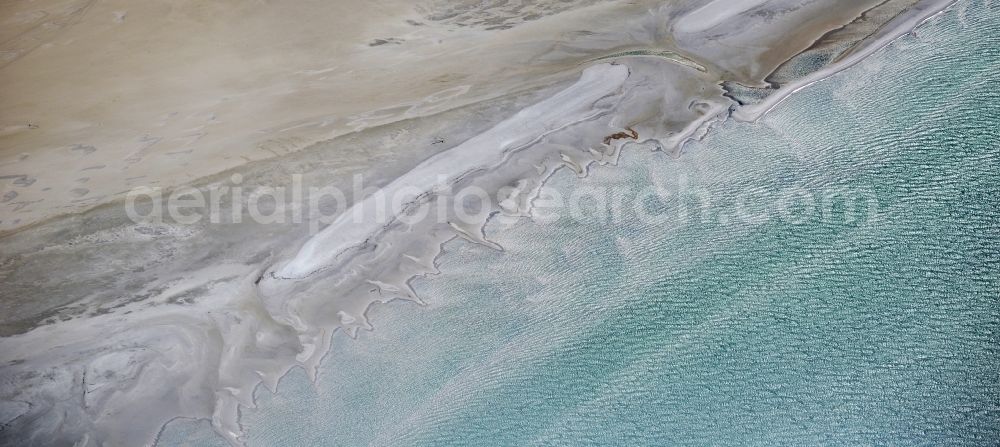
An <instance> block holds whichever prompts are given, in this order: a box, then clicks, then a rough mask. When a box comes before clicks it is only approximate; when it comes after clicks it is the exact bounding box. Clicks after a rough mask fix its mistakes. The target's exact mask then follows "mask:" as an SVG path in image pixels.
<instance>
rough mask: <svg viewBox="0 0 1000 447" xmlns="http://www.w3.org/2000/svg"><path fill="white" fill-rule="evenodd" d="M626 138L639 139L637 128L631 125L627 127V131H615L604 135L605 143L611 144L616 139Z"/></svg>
mask: <svg viewBox="0 0 1000 447" xmlns="http://www.w3.org/2000/svg"><path fill="white" fill-rule="evenodd" d="M626 138H628V139H630V140H637V139H639V132H636V131H635V129H633V128H631V127H626V128H625V132H618V133H613V134H611V135H608V136H606V137H604V144H611V142H612V141H614V140H622V139H626Z"/></svg>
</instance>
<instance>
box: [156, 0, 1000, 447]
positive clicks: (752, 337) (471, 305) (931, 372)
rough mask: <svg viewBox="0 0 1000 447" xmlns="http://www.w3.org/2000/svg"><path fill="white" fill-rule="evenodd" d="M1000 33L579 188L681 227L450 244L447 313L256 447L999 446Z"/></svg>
mask: <svg viewBox="0 0 1000 447" xmlns="http://www.w3.org/2000/svg"><path fill="white" fill-rule="evenodd" d="M998 18H1000V5H995V4H993V3H992V2H990V1H963V2H960V3H959V5H958V6H956V7H955V8H954V9H952V10H951V11H949V12H948V13H946V14H944V15H943V16H941V17H938V18H936V19H933V20H932V21H931V22H929V23H928V24H926V25H924V26H923V27H922V28H920V29H919V30H918V31H917V32H916V34H915V35H914V36H908V37H905V38H903V39H901V40H900V41H898V42H896V43H895V44H893V45H892V46H891V47H890V48H887V49H886V50H884V51H882V52H880V53H879V54H877V55H875V56H873V57H871V58H870V59H869V60H867V61H865V62H864V63H862V64H861V65H858V66H856V67H854V68H852V69H850V70H848V71H847V72H845V73H842V74H840V75H838V76H836V77H834V78H832V79H829V80H827V81H824V82H821V83H819V84H816V85H814V86H812V87H810V88H808V89H806V90H804V91H803V92H801V93H799V94H796V95H794V96H793V97H791V98H790V99H789V100H787V101H786V102H785V103H783V104H782V105H781V106H780V107H778V108H777V109H776V110H774V111H773V112H772V113H771V114H769V115H768V116H767V117H765V118H764V119H762V120H761V122H759V123H755V124H749V123H732V122H728V123H725V124H723V125H721V126H719V127H718V128H717V129H715V130H714V131H713V132H712V133H711V134H710V135H709V137H707V138H706V139H705V140H704V141H702V142H700V143H697V144H691V145H689V146H688V147H687V148H686V152H685V153H684V154H683V155H682V156H680V157H679V158H670V157H667V156H664V155H663V154H650V153H645V152H642V151H637V150H634V151H631V152H629V153H628V154H627V155H626V156H625V157H624V159H623V160H622V166H621V167H620V168H600V169H597V170H596V171H595V172H594V173H592V175H591V176H590V177H589V178H587V179H585V180H580V179H577V178H576V177H575V176H574V175H571V174H570V173H568V172H562V173H560V174H558V175H557V176H556V177H555V178H554V179H553V181H552V183H551V185H552V186H553V187H555V188H557V189H558V190H560V191H562V192H563V193H564V194H565V195H566V196H570V195H571V194H572V193H573V191H579V188H581V187H589V188H596V189H602V190H603V189H606V190H611V191H624V190H626V189H629V190H633V191H634V190H639V189H642V188H646V187H649V186H650V185H656V186H657V187H658V188H659V189H658V191H660V192H661V193H664V196H665V198H653V199H650V200H648V201H646V202H644V205H645V208H644V209H646V210H647V211H651V212H657V213H663V214H662V216H663V218H662V219H658V221H656V222H645V223H644V222H640V221H639V220H637V219H634V218H632V217H629V216H624V217H622V218H621V219H619V220H618V221H617V222H610V223H609V222H606V221H604V220H603V219H599V218H598V217H597V216H595V215H591V216H590V217H588V218H584V219H561V220H559V221H556V222H551V223H547V224H539V223H531V222H524V223H521V224H519V225H516V226H514V227H512V228H499V226H498V225H494V226H493V227H491V228H489V229H488V234H489V235H490V236H491V238H492V239H493V240H495V241H497V242H499V243H500V244H501V245H503V246H504V247H506V251H504V252H497V251H492V250H490V249H487V248H484V247H481V246H477V245H471V244H468V243H466V242H460V241H459V242H452V243H449V244H448V245H447V246H446V254H445V255H444V256H443V257H442V258H441V259H440V261H441V270H442V272H443V273H442V274H441V275H439V276H437V277H433V278H428V279H422V280H417V281H415V287H416V289H417V291H418V292H419V293H420V294H421V296H422V297H424V299H425V300H426V301H427V302H428V305H427V306H425V307H420V306H417V305H415V304H411V303H391V304H389V305H384V306H378V307H376V308H373V309H372V310H371V311H370V312H369V317H370V320H371V322H372V324H373V325H374V326H375V328H376V329H375V331H373V332H363V333H361V334H359V337H358V339H357V340H351V339H349V338H348V337H346V336H343V335H342V334H339V335H337V336H336V337H335V339H334V344H333V347H332V350H331V352H330V354H329V356H328V357H327V359H326V361H325V363H324V366H323V369H322V370H321V374H320V378H319V380H318V382H317V383H316V384H315V385H313V384H311V383H310V382H309V381H308V380H307V379H306V378H305V375H304V374H303V373H302V372H301V371H295V372H293V373H291V374H290V375H289V376H288V377H286V378H285V379H284V380H283V381H282V383H281V385H280V387H279V392H278V393H277V394H271V393H270V392H268V391H266V390H263V389H261V390H260V391H259V392H258V403H259V407H258V408H257V409H249V410H244V411H243V413H242V420H243V423H244V424H245V427H246V429H247V431H248V435H249V442H250V445H363V444H373V445H522V444H538V445H586V444H590V445H609V444H615V445H663V444H685V445H705V444H767V445H774V444H778V445H789V444H792V445H801V444H841V445H859V444H862V445H870V444H897V445H914V444H929V445H938V444H954V445H995V444H997V443H998V442H1000V130H998V127H1000V126H998V124H1000V104H998V100H1000V94H998V93H997V83H998V81H1000V20H998ZM695 205H697V206H695ZM681 210H684V212H681ZM626 214H628V213H626ZM208 433H210V432H208V431H207V423H202V424H193V423H175V424H171V426H169V427H168V429H167V430H166V432H165V433H164V436H163V440H162V442H161V444H163V445H175V444H184V443H185V442H186V443H189V444H193V445H203V444H210V443H220V442H221V441H219V440H218V439H215V438H213V437H212V436H211V435H210V434H208Z"/></svg>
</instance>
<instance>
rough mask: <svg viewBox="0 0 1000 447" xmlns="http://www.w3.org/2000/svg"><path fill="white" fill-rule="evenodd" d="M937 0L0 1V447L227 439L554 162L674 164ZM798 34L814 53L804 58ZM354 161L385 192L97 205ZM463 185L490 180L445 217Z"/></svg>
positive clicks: (535, 186)
mask: <svg viewBox="0 0 1000 447" xmlns="http://www.w3.org/2000/svg"><path fill="white" fill-rule="evenodd" d="M950 3H951V2H950V1H941V0H937V1H930V0H923V1H916V0H914V1H894V0H890V1H889V2H882V1H876V0H851V1H841V2H833V1H801V0H773V1H754V2H745V3H742V4H741V5H740V6H739V7H733V6H732V5H731V3H730V2H725V1H723V0H715V1H707V2H706V1H678V2H657V1H639V2H619V1H599V0H575V1H570V2H546V1H529V0H521V1H515V2H495V3H491V4H489V5H487V6H484V4H481V3H480V2H465V1H458V2H444V1H427V2H421V3H418V4H413V3H412V2H404V1H373V2H360V1H350V2H338V3H330V2H318V1H309V2H299V3H295V4H278V3H271V2H253V3H248V2H236V1H229V0H226V1H221V2H213V3H205V2H194V1H184V2H161V1H153V2H144V3H141V4H140V3H132V2H125V1H122V0H110V1H101V2H98V1H96V0H64V1H51V0H44V1H34V2H30V1H14V2H6V3H4V4H3V5H2V6H0V20H3V22H2V23H4V26H3V27H0V33H2V34H0V36H2V39H0V40H2V41H3V44H2V45H3V48H0V98H3V99H2V101H3V107H2V108H0V179H2V181H3V183H2V185H0V188H2V189H0V197H2V199H0V200H2V203H0V209H2V210H3V211H2V213H0V234H2V239H0V280H2V281H3V283H4V288H3V292H2V293H0V310H2V311H3V312H2V313H3V315H4V317H3V318H2V319H0V336H2V338H0V368H2V372H0V376H2V378H3V380H2V382H0V398H2V399H3V401H4V404H3V406H0V425H2V426H3V427H4V429H3V431H2V433H0V440H2V442H0V444H2V445H56V444H67V445H69V444H74V443H80V445H102V443H108V444H109V445H149V444H153V443H155V441H156V439H157V436H158V434H159V433H160V431H161V429H162V428H163V426H164V424H166V423H167V422H169V421H171V420H173V419H175V418H194V419H206V420H211V421H212V425H213V428H214V429H215V430H216V432H217V433H218V434H219V435H220V436H222V437H223V438H225V439H226V440H227V441H228V442H230V443H231V444H232V445H241V444H242V443H243V441H244V436H243V430H242V428H241V426H240V422H239V414H240V413H239V412H240V408H241V406H242V407H250V406H253V405H254V401H253V394H254V390H255V389H256V388H257V387H258V386H259V385H260V384H263V385H264V386H266V387H267V388H269V389H271V390H274V389H276V388H277V384H278V382H279V381H280V379H281V378H282V377H283V376H284V375H285V374H286V373H287V372H288V371H289V370H290V369H292V368H296V367H301V368H304V369H305V370H306V371H307V372H308V374H309V375H310V376H311V377H315V376H316V374H317V371H318V370H319V369H320V368H321V367H322V366H325V365H326V364H327V363H330V362H331V361H332V360H331V359H328V360H326V361H324V356H325V354H326V352H327V351H328V347H329V342H330V337H331V334H332V333H334V332H335V331H346V332H348V333H354V332H356V331H359V330H369V329H371V325H370V324H369V323H368V322H367V320H366V316H365V314H366V312H367V310H368V308H369V306H371V305H372V304H373V303H384V302H389V301H392V300H398V299H403V300H410V301H417V302H420V301H421V298H420V297H419V296H417V295H416V294H415V293H414V292H413V290H412V289H411V288H410V287H409V281H410V280H411V279H412V278H413V277H415V276H420V275H428V274H433V273H434V272H435V271H436V270H437V266H436V263H435V259H436V258H437V256H438V255H439V254H440V251H441V245H442V244H443V243H445V242H446V241H448V240H451V239H454V238H456V237H457V238H464V239H467V240H470V241H472V242H475V243H478V244H481V245H484V246H486V247H489V248H490V249H501V250H502V249H503V247H501V246H499V245H497V244H495V243H493V242H491V241H490V240H488V238H487V237H486V236H485V235H484V233H483V230H482V227H483V225H485V224H486V221H487V220H488V219H492V218H495V216H498V215H503V216H508V217H511V218H515V219H517V218H519V219H531V218H532V217H533V215H532V208H533V206H534V204H535V200H536V199H537V198H538V196H537V193H538V191H539V189H540V188H541V187H542V186H543V185H544V183H545V181H546V180H547V179H548V178H549V176H551V175H552V174H553V173H554V172H556V171H558V170H562V169H572V170H574V171H576V172H577V173H578V174H579V175H580V176H585V175H586V174H587V172H588V170H589V169H590V168H591V167H592V166H599V165H614V164H616V163H617V159H618V156H619V154H620V153H621V151H623V150H629V149H630V148H639V147H642V148H643V150H646V149H654V150H660V151H662V152H664V156H665V157H666V156H679V155H680V154H681V153H682V152H683V147H684V144H685V142H687V141H690V140H692V139H698V138H700V137H702V136H703V135H705V133H706V132H709V131H710V130H711V126H712V125H713V124H714V123H718V122H721V121H724V120H727V119H730V118H736V119H741V120H750V121H752V120H755V119H758V118H759V117H760V116H761V115H762V114H764V113H766V111H767V110H769V109H770V108H771V107H773V105H774V104H775V103H777V102H779V101H781V99H782V98H784V97H786V96H787V95H788V94H790V93H793V92H794V91H796V90H797V89H799V88H801V87H802V86H804V85H808V84H809V83H812V82H816V81H817V80H819V79H822V78H825V77H828V76H830V75H831V74H833V73H835V72H837V71H839V70H843V69H844V68H846V67H849V66H851V65H852V64H854V63H856V62H857V61H859V60H861V59H862V58H864V57H866V56H867V55H869V54H871V52H872V51H874V50H876V49H878V48H880V47H883V46H885V45H886V44H888V43H889V42H891V41H892V40H893V39H895V38H897V37H899V36H900V35H903V34H905V33H907V32H909V31H910V30H912V29H913V28H914V27H915V26H917V25H919V24H920V23H921V22H922V21H923V20H925V19H926V18H928V17H930V16H932V15H934V14H936V13H937V12H939V11H940V10H942V9H943V8H945V7H947V6H948V5H949V4H950ZM878 8H881V9H878ZM876 13H877V14H876ZM623 24H625V25H626V26H623ZM807 53H808V54H821V55H823V56H824V57H828V59H829V63H827V64H825V65H822V66H818V67H813V68H811V69H809V70H805V69H802V68H801V65H802V64H801V63H800V61H801V58H800V59H796V57H797V56H798V55H801V54H807ZM609 55H612V57H607V56H609ZM359 175H363V176H364V178H365V181H366V182H367V183H366V186H370V187H372V191H377V192H380V193H381V194H384V195H387V196H389V197H390V198H393V197H406V199H405V200H400V201H393V200H389V201H387V202H379V201H378V200H377V197H378V194H375V193H370V192H369V193H357V194H350V195H348V196H345V197H344V198H343V199H344V200H342V202H343V203H338V205H343V207H340V208H337V209H336V210H335V212H333V213H326V214H323V215H322V216H319V217H317V216H316V215H312V214H306V215H305V216H299V218H298V219H296V218H295V214H294V212H295V210H298V209H307V210H312V211H315V210H317V209H320V208H321V207H322V206H321V204H320V202H318V201H317V202H315V203H310V198H309V197H305V198H303V197H294V196H292V198H291V200H290V202H289V205H288V207H287V209H286V208H278V207H277V206H275V207H274V208H277V210H275V209H270V210H269V211H271V212H272V213H273V212H277V213H284V212H286V211H288V212H289V214H290V215H291V216H293V217H292V218H290V219H289V220H288V221H285V220H282V221H281V222H277V223H276V222H263V221H261V219H254V218H251V217H254V210H253V209H251V210H249V211H247V210H245V209H244V208H243V207H242V204H240V203H237V202H238V200H235V199H234V200H233V201H222V202H221V203H222V205H220V206H221V211H219V210H217V211H219V213H220V214H221V215H223V216H229V217H226V218H225V219H223V220H224V221H223V222H221V223H219V222H210V221H207V220H204V219H202V220H197V221H195V222H194V223H190V224H185V223H183V222H178V221H167V222H162V221H161V222H142V221H137V220H136V219H133V218H132V217H131V216H128V215H127V214H126V211H125V207H123V206H122V205H123V204H127V203H129V202H128V200H127V197H128V196H129V193H130V192H132V193H134V192H135V191H136V190H137V188H146V189H144V190H143V191H149V190H151V189H150V188H154V189H155V188H159V189H155V190H156V191H161V192H164V193H169V192H171V191H177V190H179V189H181V188H189V189H191V190H193V191H195V192H198V193H199V194H201V193H204V194H205V195H206V196H210V195H209V191H211V190H213V189H218V188H219V187H220V185H221V186H224V187H225V188H226V191H228V193H229V194H232V193H233V191H235V190H236V188H237V187H238V188H240V190H241V191H244V192H246V194H247V195H248V196H251V197H252V196H253V194H255V193H260V194H264V193H269V194H273V191H275V190H276V189H277V190H280V191H282V193H281V194H282V195H283V194H284V192H285V191H286V190H288V191H291V190H293V189H295V188H304V189H308V188H317V189H319V188H337V189H338V190H344V191H350V190H351V186H352V183H354V182H355V180H354V179H355V178H357V177H356V176H359ZM473 186H474V187H476V188H480V189H481V190H483V191H485V192H486V193H487V194H490V195H498V194H499V193H501V192H504V194H505V195H504V196H503V197H504V199H505V200H501V201H500V202H499V203H498V204H497V205H496V206H495V208H490V209H486V210H478V211H480V212H482V214H481V216H482V217H481V219H479V220H475V219H473V220H468V219H465V220H463V219H462V218H461V217H462V216H461V214H462V211H465V210H466V208H463V207H465V205H463V202H462V201H461V199H460V198H459V197H458V196H459V194H458V192H459V191H461V190H462V189H463V188H467V187H473ZM267 191H270V192H267ZM227 197H228V196H227ZM226 200H229V199H226ZM442 204H445V205H447V208H448V209H449V210H453V211H449V214H447V215H446V216H445V217H446V218H444V219H439V220H426V221H419V222H416V223H410V222H407V221H405V219H403V217H405V216H408V215H414V214H417V213H418V212H419V211H426V210H431V209H437V208H438V207H444V206H445V205H442ZM257 211H259V210H257ZM147 215H148V214H147ZM273 215H274V214H270V216H273ZM236 216H240V217H239V218H237V217H236ZM356 216H362V218H361V219H360V220H358V219H357V218H356ZM370 216H380V217H379V218H375V217H370ZM244 217H245V218H244ZM376 330H377V329H376ZM67 396H82V399H80V398H75V399H69V398H67ZM152 401H156V402H159V404H158V405H156V406H150V405H149V402H152ZM81 440H82V442H81Z"/></svg>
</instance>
